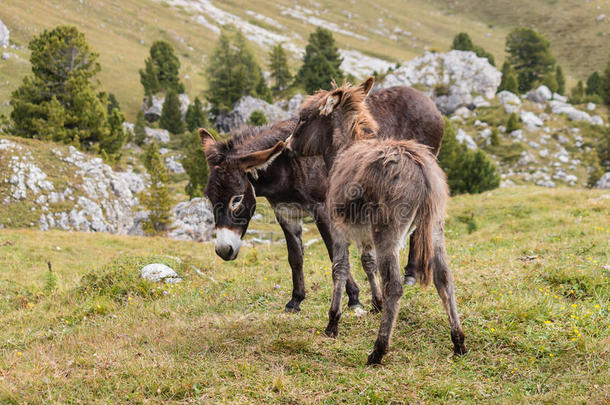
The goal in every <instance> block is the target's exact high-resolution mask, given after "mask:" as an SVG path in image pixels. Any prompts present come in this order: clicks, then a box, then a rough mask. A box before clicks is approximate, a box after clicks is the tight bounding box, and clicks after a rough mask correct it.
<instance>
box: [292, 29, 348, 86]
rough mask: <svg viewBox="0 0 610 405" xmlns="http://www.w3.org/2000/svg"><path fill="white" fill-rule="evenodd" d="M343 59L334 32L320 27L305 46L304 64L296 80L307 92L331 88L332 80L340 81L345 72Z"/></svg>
mask: <svg viewBox="0 0 610 405" xmlns="http://www.w3.org/2000/svg"><path fill="white" fill-rule="evenodd" d="M342 62H343V59H342V58H341V56H340V54H339V49H338V48H337V46H336V45H335V40H334V38H333V35H332V33H331V32H330V31H329V30H327V29H326V28H322V27H318V28H317V29H316V31H315V32H313V33H312V34H311V35H310V36H309V43H308V44H307V47H306V48H305V55H304V56H303V65H302V66H301V69H300V70H299V73H298V74H297V77H296V81H297V83H299V84H302V85H303V86H304V88H305V91H306V92H307V93H310V94H311V93H314V92H315V91H317V90H318V89H325V90H330V88H331V81H332V80H335V81H336V82H337V83H340V82H341V81H342V80H343V77H344V74H343V70H341V63H342Z"/></svg>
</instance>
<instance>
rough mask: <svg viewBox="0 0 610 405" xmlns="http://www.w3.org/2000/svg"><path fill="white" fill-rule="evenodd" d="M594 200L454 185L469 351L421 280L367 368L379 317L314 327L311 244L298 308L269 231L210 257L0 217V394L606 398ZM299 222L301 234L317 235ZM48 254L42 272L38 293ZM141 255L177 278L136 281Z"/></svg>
mask: <svg viewBox="0 0 610 405" xmlns="http://www.w3.org/2000/svg"><path fill="white" fill-rule="evenodd" d="M261 208H262V209H264V210H266V209H268V207H261ZM609 215H610V199H609V198H608V194H607V192H604V191H601V190H575V189H553V190H550V189H541V188H536V187H516V188H512V189H502V190H495V191H492V192H489V193H484V194H480V195H473V196H458V197H454V198H452V200H451V203H450V207H449V213H448V220H447V230H446V233H447V240H448V241H447V245H448V250H449V259H450V264H451V267H452V268H453V272H454V275H455V278H456V287H457V298H458V308H459V311H460V315H461V318H462V321H463V326H464V331H465V333H466V336H467V344H468V346H469V349H470V352H469V353H468V354H467V355H466V356H464V357H461V358H453V357H452V356H451V342H450V338H449V330H448V324H447V320H446V318H445V315H444V312H443V310H442V308H441V305H440V300H439V299H438V297H437V295H436V292H435V291H434V289H433V288H428V289H420V288H419V287H414V288H407V289H406V290H405V294H404V298H403V303H402V309H401V312H400V316H399V320H398V322H397V326H396V330H395V335H394V340H393V343H392V347H391V350H390V353H389V354H388V356H387V357H386V358H385V359H384V365H383V366H382V367H379V368H371V367H366V366H365V365H364V363H365V361H366V356H367V354H368V353H369V351H370V350H371V348H372V344H373V341H374V339H375V335H376V331H377V328H378V324H379V319H380V317H379V315H373V314H367V315H365V316H364V317H352V316H349V314H346V316H344V317H343V319H342V321H341V325H340V333H339V337H338V339H336V340H333V339H329V338H326V337H325V336H324V333H323V330H324V327H325V325H326V320H327V319H326V313H327V310H328V302H329V295H330V289H331V285H330V284H331V283H330V274H329V272H330V270H329V267H330V263H329V261H328V258H327V257H326V253H325V249H324V247H323V245H322V244H321V243H315V244H313V245H312V246H311V247H310V248H308V249H306V259H305V274H306V282H307V293H308V297H307V299H306V300H305V301H304V303H303V305H302V312H301V313H299V314H296V315H288V314H284V313H283V312H282V311H283V307H284V304H285V303H286V302H287V301H288V299H289V296H290V291H291V281H290V270H289V266H288V263H287V260H286V253H285V250H284V249H285V247H284V245H283V244H282V243H276V244H272V245H271V246H264V245H256V246H255V247H252V248H248V249H245V251H243V252H241V254H240V257H239V258H238V259H237V260H236V261H234V262H230V263H225V262H222V261H221V260H220V259H219V258H217V257H216V256H215V255H214V253H213V245H212V244H210V243H203V244H201V243H192V242H180V241H172V240H167V239H163V238H138V237H126V236H113V235H108V234H77V233H68V232H57V231H53V232H46V233H43V232H37V231H32V230H18V229H10V230H7V229H4V230H0V269H2V273H1V274H0V297H1V301H0V322H1V323H2V325H3V327H2V328H1V329H0V402H8V403H11V402H14V403H23V402H32V403H38V402H62V403H66V402H80V403H83V402H100V403H113V402H138V403H140V402H142V403H157V402H162V401H166V402H172V403H186V402H189V403H191V402H195V403H202V402H203V403H206V402H211V403H218V402H221V403H235V402H249V403H261V402H271V403H319V402H324V403H337V402H344V403H385V402H392V401H393V402H395V403H401V402H436V403H446V402H449V401H451V402H454V401H459V402H468V403H478V402H497V403H513V402H544V403H568V402H569V403H574V402H576V403H605V402H607V401H608V399H609V398H610V392H609V390H608V384H609V381H610V373H609V370H608V354H609V347H610V322H609V319H610V318H609V312H610V282H609V280H610V272H609V271H608V270H607V268H604V267H603V266H604V265H606V266H607V265H608V264H609V261H610V258H609V255H608V240H609V236H610V228H608V224H607V222H608V221H607V219H608V217H609ZM464 218H468V219H469V220H468V221H465V220H464ZM472 221H474V222H475V223H476V227H473V226H472V225H470V226H469V225H468V222H472ZM251 227H252V228H254V229H267V230H272V231H274V232H277V233H278V234H279V228H278V227H277V226H276V225H268V224H261V223H259V222H254V223H253V224H252V225H251ZM307 227H308V228H309V230H308V231H307V232H305V234H304V239H305V240H306V241H307V240H310V239H312V238H319V235H317V233H316V232H315V230H314V227H313V226H311V225H307ZM469 228H470V229H469ZM469 231H470V233H469ZM356 257H357V253H356V252H355V251H354V252H352V263H353V265H354V269H353V272H354V275H355V276H356V279H357V281H358V283H359V285H360V287H361V298H362V300H363V302H365V303H367V305H368V304H369V302H370V295H369V289H368V284H367V283H366V281H365V277H364V274H363V272H362V270H361V267H360V264H359V263H358V261H357V260H356ZM175 258H179V259H180V260H181V263H179V262H177V261H176V259H175ZM405 260H406V258H405V257H403V258H402V261H403V263H404V261H405ZM47 261H50V262H51V263H52V265H53V271H54V274H55V275H56V278H57V287H56V288H55V289H54V290H53V291H50V290H49V289H48V288H47V291H46V292H45V284H48V283H47V282H46V281H45V280H46V279H47V273H48V270H47V264H46V263H47ZM153 261H161V262H164V263H166V264H168V265H171V266H173V267H174V268H175V269H176V270H177V271H178V272H179V273H180V274H181V275H182V276H183V277H184V279H185V280H184V282H183V283H181V284H178V285H176V286H166V285H155V284H152V283H148V282H145V281H143V280H141V279H139V278H138V277H137V275H138V271H139V269H140V267H141V266H142V265H144V264H146V263H150V262H153ZM193 266H194V267H193ZM194 268H197V269H198V270H199V273H198V272H196V271H195V270H194Z"/></svg>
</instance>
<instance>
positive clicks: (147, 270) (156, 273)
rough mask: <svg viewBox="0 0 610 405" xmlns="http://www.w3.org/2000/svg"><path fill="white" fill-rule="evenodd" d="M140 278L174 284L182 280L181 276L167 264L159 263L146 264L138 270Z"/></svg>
mask: <svg viewBox="0 0 610 405" xmlns="http://www.w3.org/2000/svg"><path fill="white" fill-rule="evenodd" d="M140 275H141V277H142V278H144V279H146V280H150V281H157V282H159V281H162V282H164V283H167V284H176V283H179V282H181V281H182V278H180V276H179V275H178V273H176V272H175V271H174V269H172V268H171V267H169V266H166V265H165V264H161V263H153V264H148V265H146V266H144V267H142V270H140Z"/></svg>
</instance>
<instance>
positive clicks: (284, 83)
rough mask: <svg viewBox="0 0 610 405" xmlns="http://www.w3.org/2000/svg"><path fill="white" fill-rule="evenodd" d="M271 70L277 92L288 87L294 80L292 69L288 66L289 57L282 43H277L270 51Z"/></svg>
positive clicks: (274, 88)
mask: <svg viewBox="0 0 610 405" xmlns="http://www.w3.org/2000/svg"><path fill="white" fill-rule="evenodd" d="M269 70H270V72H271V78H272V79H273V80H274V82H275V86H273V91H274V92H275V93H276V94H277V93H278V92H280V91H282V90H284V89H286V88H287V87H288V85H289V83H290V80H292V75H291V74H290V69H289V68H288V58H287V57H286V52H285V51H284V47H283V46H282V44H277V45H276V46H274V47H273V48H271V52H270V53H269Z"/></svg>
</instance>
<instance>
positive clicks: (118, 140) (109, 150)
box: [99, 108, 128, 161]
mask: <svg viewBox="0 0 610 405" xmlns="http://www.w3.org/2000/svg"><path fill="white" fill-rule="evenodd" d="M123 122H125V117H124V116H123V114H122V113H121V112H120V111H119V110H118V109H117V108H115V109H113V110H112V112H111V113H110V115H109V116H108V120H107V121H106V134H105V136H104V137H102V138H101V139H100V142H99V148H100V152H102V153H104V154H105V155H106V157H107V159H106V160H110V161H117V160H118V159H119V158H120V157H121V155H120V154H119V152H120V150H121V148H122V147H123V145H125V143H126V142H127V138H128V135H127V133H126V132H125V130H124V129H123ZM108 158H109V159H108Z"/></svg>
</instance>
